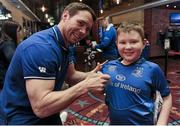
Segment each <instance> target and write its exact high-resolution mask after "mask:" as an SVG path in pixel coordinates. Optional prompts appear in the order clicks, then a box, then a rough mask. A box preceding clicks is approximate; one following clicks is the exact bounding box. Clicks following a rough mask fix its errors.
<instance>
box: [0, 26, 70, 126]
mask: <svg viewBox="0 0 180 126" xmlns="http://www.w3.org/2000/svg"><path fill="white" fill-rule="evenodd" d="M67 56H68V50H67V49H66V48H65V43H64V41H63V37H62V35H61V32H60V31H59V29H58V27H57V26H54V27H53V28H50V29H47V30H44V31H41V32H38V33H35V34H34V35H32V36H31V37H29V38H28V39H26V40H25V41H23V42H22V43H21V44H20V45H19V46H18V47H17V49H16V52H15V54H14V56H13V59H12V62H11V64H10V66H9V68H8V71H7V74H6V77H5V83H4V88H3V90H2V92H1V97H0V105H1V106H0V109H1V110H0V112H1V113H0V115H1V116H0V118H1V119H0V121H1V122H0V123H2V124H9V125H10V124H16V125H17V124H44V125H47V124H57V125H58V124H59V113H57V114H54V115H52V116H50V117H47V118H44V119H40V118H38V117H37V116H36V115H35V114H34V113H33V111H32V108H31V105H30V101H29V99H28V95H27V92H26V85H25V81H26V80H27V79H42V80H55V87H54V90H55V91H59V90H60V89H61V86H62V84H63V82H64V79H65V75H66V72H67V67H68V58H67ZM2 121H4V122H2Z"/></svg>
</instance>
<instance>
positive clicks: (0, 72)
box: [0, 21, 21, 90]
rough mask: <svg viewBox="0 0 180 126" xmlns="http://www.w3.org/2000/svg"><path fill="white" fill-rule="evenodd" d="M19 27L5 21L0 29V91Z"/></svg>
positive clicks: (14, 48) (13, 50)
mask: <svg viewBox="0 0 180 126" xmlns="http://www.w3.org/2000/svg"><path fill="white" fill-rule="evenodd" d="M20 30H21V26H20V25H19V24H18V23H16V22H14V21H6V22H4V23H3V25H2V28H1V37H0V90H1V88H2V87H3V83H4V77H5V73H6V71H7V68H8V66H9V63H10V61H11V59H12V57H13V54H14V52H15V50H16V45H17V36H18V32H19V31H20Z"/></svg>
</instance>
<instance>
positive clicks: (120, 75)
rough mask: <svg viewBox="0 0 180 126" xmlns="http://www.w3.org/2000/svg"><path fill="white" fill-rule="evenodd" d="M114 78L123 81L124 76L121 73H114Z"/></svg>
mask: <svg viewBox="0 0 180 126" xmlns="http://www.w3.org/2000/svg"><path fill="white" fill-rule="evenodd" d="M116 79H117V80H118V81H125V80H126V77H125V76H124V75H123V74H118V75H116Z"/></svg>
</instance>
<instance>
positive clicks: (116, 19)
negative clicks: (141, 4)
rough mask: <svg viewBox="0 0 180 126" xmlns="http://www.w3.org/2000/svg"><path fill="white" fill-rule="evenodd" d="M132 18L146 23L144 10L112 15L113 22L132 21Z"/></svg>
mask: <svg viewBox="0 0 180 126" xmlns="http://www.w3.org/2000/svg"><path fill="white" fill-rule="evenodd" d="M134 15H136V16H134ZM132 20H133V21H138V22H140V23H142V24H144V11H143V10H139V11H135V12H130V13H126V14H122V15H118V16H114V17H112V22H113V24H119V23H120V22H123V21H132Z"/></svg>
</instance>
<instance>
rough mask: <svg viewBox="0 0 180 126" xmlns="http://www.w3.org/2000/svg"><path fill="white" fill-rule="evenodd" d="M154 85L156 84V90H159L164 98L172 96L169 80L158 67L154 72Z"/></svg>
mask: <svg viewBox="0 0 180 126" xmlns="http://www.w3.org/2000/svg"><path fill="white" fill-rule="evenodd" d="M153 73H154V74H153V84H155V89H156V90H158V91H159V92H160V94H161V96H162V97H166V96H168V95H169V94H170V88H169V85H168V83H167V80H166V78H165V76H164V73H163V71H162V70H161V68H160V67H159V66H158V65H157V66H156V67H155V68H154V71H153Z"/></svg>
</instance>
